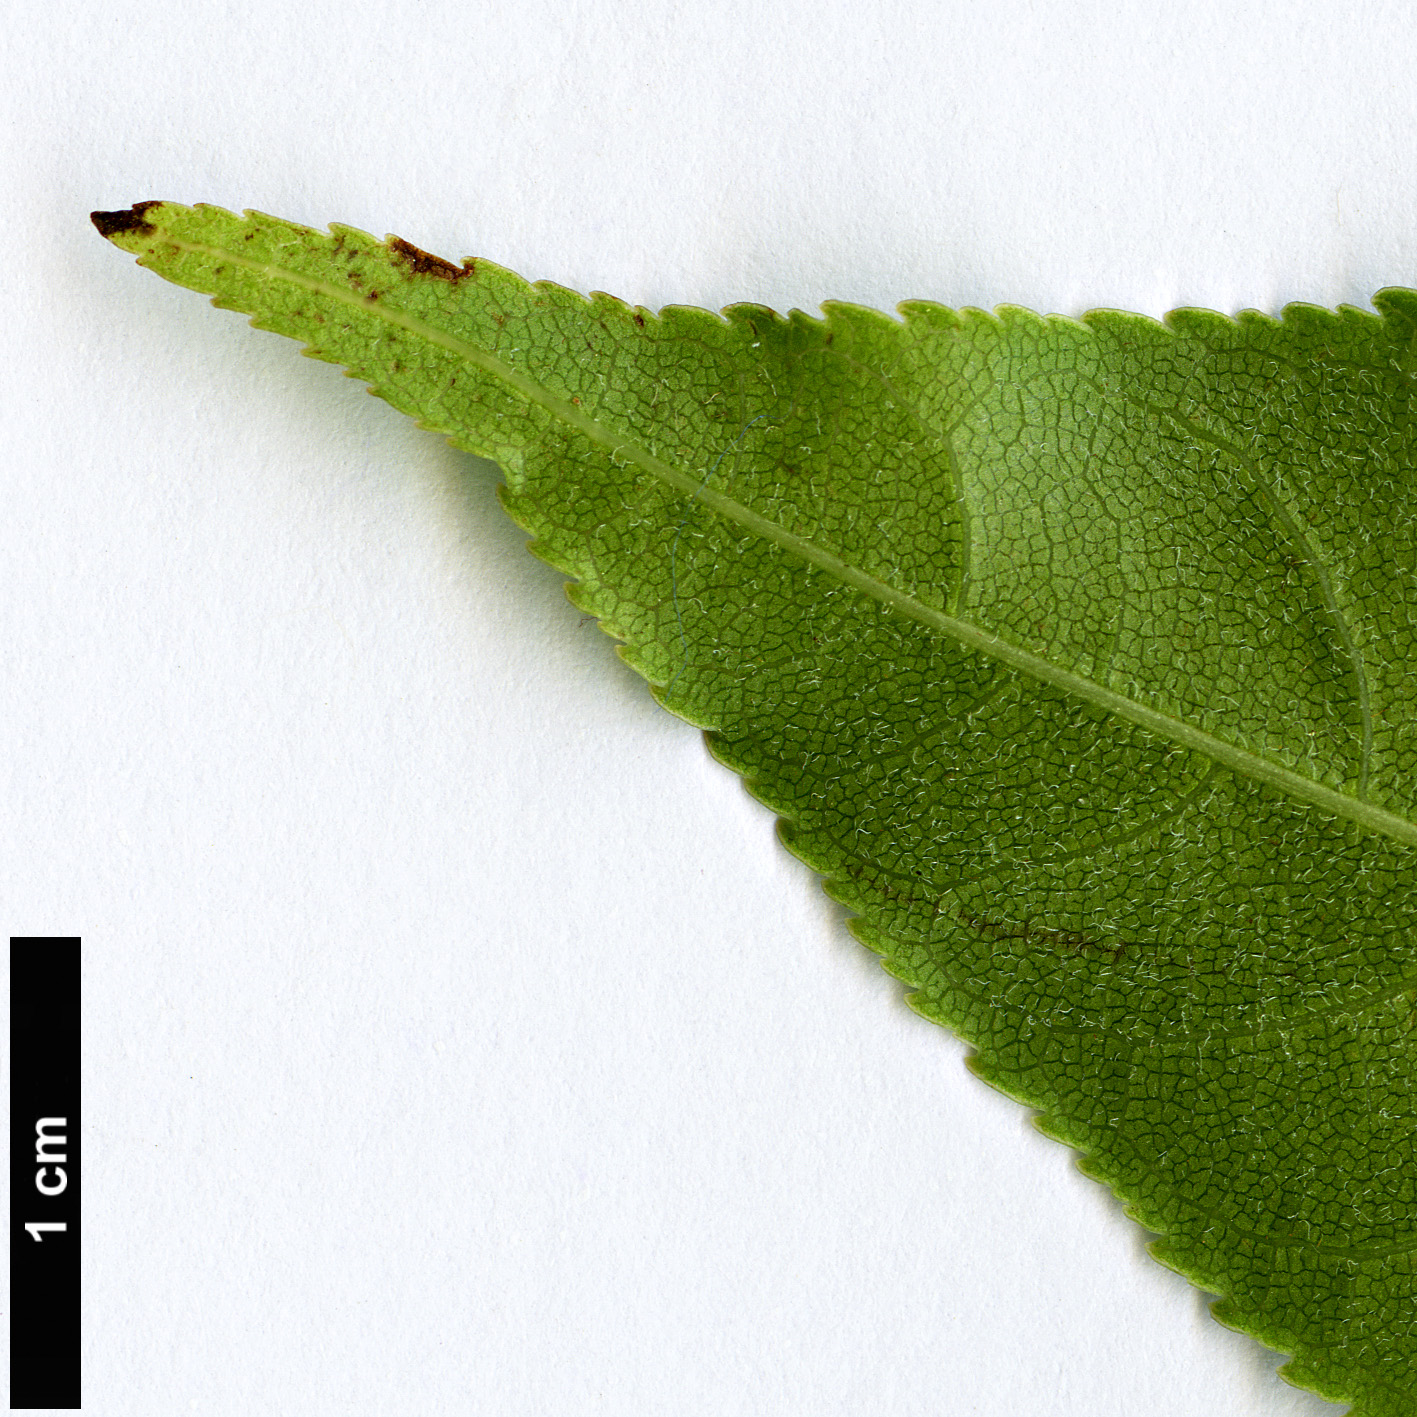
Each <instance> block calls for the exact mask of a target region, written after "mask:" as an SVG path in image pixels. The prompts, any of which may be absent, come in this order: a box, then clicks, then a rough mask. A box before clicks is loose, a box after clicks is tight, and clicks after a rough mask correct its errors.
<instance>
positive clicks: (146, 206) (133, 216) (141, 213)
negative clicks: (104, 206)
mask: <svg viewBox="0 0 1417 1417" xmlns="http://www.w3.org/2000/svg"><path fill="white" fill-rule="evenodd" d="M161 205H162V203H161V202H135V203H134V204H133V205H132V206H131V207H129V208H128V210H127V211H125V212H90V213H89V220H90V221H91V222H93V224H94V226H96V227H97V228H98V234H99V235H100V236H106V237H110V238H111V237H114V236H123V235H125V234H127V233H128V232H133V233H134V234H136V235H138V236H147V235H149V234H150V233H151V232H154V231H156V230H157V227H155V226H154V225H153V224H152V223H151V222H150V221H149V220H148V219H147V214H148V212H150V211H151V210H152V209H153V208H154V207H160V206H161Z"/></svg>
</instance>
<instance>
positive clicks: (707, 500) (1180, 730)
mask: <svg viewBox="0 0 1417 1417" xmlns="http://www.w3.org/2000/svg"><path fill="white" fill-rule="evenodd" d="M159 241H160V242H161V243H162V244H163V245H170V246H175V247H177V248H178V249H179V250H182V251H186V252H190V253H192V254H194V255H203V256H207V257H213V258H217V259H218V260H224V261H225V262H227V263H228V264H230V265H234V266H239V267H241V268H243V269H245V270H249V271H252V272H254V273H256V274H259V275H263V276H266V277H268V278H270V279H272V280H277V281H285V282H286V283H288V284H290V285H294V286H297V287H299V288H300V289H303V290H308V291H310V292H311V293H312V294H317V295H320V296H323V297H324V298H326V299H328V300H333V301H335V302H337V303H339V304H342V305H347V306H349V307H350V308H352V309H356V310H360V311H362V312H364V313H366V314H371V315H375V316H377V317H378V318H380V319H382V320H385V321H387V322H388V323H389V324H391V325H394V326H396V327H398V328H400V329H403V330H405V331H407V332H408V333H409V334H412V335H415V336H417V337H418V338H420V339H424V340H427V341H428V342H429V343H430V344H434V345H438V346H439V347H441V348H443V349H446V350H447V351H448V352H449V353H451V354H455V355H457V357H458V358H460V359H463V360H465V361H467V362H468V363H469V364H471V365H473V366H475V367H476V368H479V369H481V370H483V371H484V372H485V373H488V374H491V375H492V376H493V377H494V378H497V379H499V380H501V381H502V382H503V383H505V384H506V385H508V386H509V387H510V388H512V389H514V390H515V391H516V392H517V393H518V394H520V395H521V396H522V397H523V398H525V399H526V400H527V401H528V402H529V403H533V404H535V405H537V406H538V407H541V408H543V409H545V410H546V411H547V412H548V413H550V414H551V415H552V416H553V417H554V418H556V419H558V420H559V421H560V422H562V423H564V424H566V425H567V426H569V427H571V428H574V429H575V430H576V431H577V432H579V433H581V434H582V435H583V436H584V437H586V438H587V439H589V440H590V441H591V442H593V443H595V444H597V445H599V446H600V447H602V448H604V449H605V450H606V451H607V452H608V453H609V454H610V456H611V457H612V458H613V459H618V460H619V461H621V462H622V463H631V464H633V465H635V466H636V467H639V468H640V469H642V470H643V471H645V472H648V473H649V474H651V475H652V476H654V477H657V478H659V479H660V480H661V481H662V482H664V483H665V484H666V485H668V486H669V487H672V488H673V489H674V490H675V491H677V492H679V493H681V494H682V495H684V496H685V497H689V498H693V499H696V500H697V501H699V502H701V503H702V504H703V505H704V506H706V507H708V508H709V509H710V510H711V511H714V512H717V513H718V514H719V515H720V516H722V517H724V518H726V519H727V520H728V521H730V522H731V523H733V524H734V525H735V526H738V527H740V528H742V529H743V530H744V531H747V532H750V533H752V534H754V535H756V536H760V537H762V538H763V539H765V540H767V541H769V542H771V543H772V544H773V545H775V546H777V547H779V548H780V549H782V550H784V551H786V552H788V553H790V554H791V555H794V556H797V557H798V558H800V559H801V560H804V561H806V562H808V563H809V564H810V565H814V566H818V567H820V568H821V569H822V570H824V571H826V572H827V573H828V574H830V575H832V576H834V577H835V578H836V579H837V580H839V581H841V582H842V583H843V584H844V585H849V586H851V587H852V588H853V589H855V590H858V591H860V592H861V593H862V594H864V595H867V596H869V597H870V598H871V599H873V600H875V601H876V602H877V603H878V604H881V605H884V606H886V607H887V608H888V609H891V610H894V611H896V612H897V613H898V614H900V615H903V616H905V617H906V618H907V619H910V620H913V621H915V622H916V623H917V624H921V625H924V626H925V627H926V628H928V629H931V630H935V631H938V632H939V633H941V634H944V635H947V636H949V638H951V639H953V640H954V641H956V643H958V644H961V645H964V646H965V647H966V648H968V649H973V650H977V651H978V652H979V653H981V654H984V655H987V656H989V657H990V658H991V659H994V660H997V661H998V662H1000V663H1002V664H1005V665H1007V666H1008V667H1009V668H1011V669H1016V670H1018V671H1019V672H1020V673H1022V674H1025V675H1027V676H1029V677H1030V678H1032V679H1036V680H1040V681H1041V682H1043V683H1045V684H1051V685H1052V686H1053V687H1054V688H1057V689H1061V690H1062V691H1063V692H1064V693H1067V694H1071V695H1073V696H1075V697H1077V698H1080V699H1082V700H1083V701H1084V702H1086V703H1090V704H1092V705H1093V706H1094V707H1096V708H1099V709H1102V710H1103V711H1104V712H1106V713H1111V714H1114V715H1115V716H1116V717H1118V718H1121V719H1123V720H1125V721H1126V722H1128V723H1133V724H1136V725H1137V726H1138V727H1140V728H1144V729H1146V730H1147V731H1148V732H1151V733H1155V734H1157V735H1158V736H1160V737H1163V738H1166V739H1168V740H1169V741H1170V742H1173V743H1175V744H1177V745H1178V746H1180V747H1183V748H1187V749H1191V750H1193V751H1195V752H1199V753H1204V754H1205V755H1206V756H1207V757H1210V758H1211V759H1213V760H1214V761H1215V762H1218V763H1220V764H1221V765H1222V766H1224V767H1227V768H1229V769H1231V770H1232V771H1233V772H1236V773H1239V774H1241V775H1242V776H1245V777H1249V778H1252V779H1254V780H1256V781H1259V782H1263V783H1266V784H1268V785H1269V786H1271V787H1276V788H1278V789H1279V790H1280V791H1282V792H1286V793H1288V794H1289V795H1290V796H1292V797H1295V798H1298V799H1299V800H1300V801H1303V802H1308V803H1310V804H1312V805H1313V806H1316V807H1319V808H1321V809H1323V810H1325V811H1328V812H1331V813H1332V814H1333V815H1334V816H1337V817H1342V818H1344V819H1345V820H1348V821H1352V822H1356V823H1357V824H1358V825H1359V826H1361V827H1364V828H1366V829H1367V830H1369V831H1373V832H1377V833H1379V834H1381V835H1383V836H1387V837H1389V838H1391V839H1392V840H1393V841H1396V842H1399V843H1401V844H1402V845H1404V846H1417V822H1413V821H1411V820H1409V819H1408V818H1405V817H1400V816H1397V815H1396V814H1394V813H1392V812H1387V811H1385V810H1383V809H1382V808H1380V807H1377V806H1374V805H1373V804H1372V803H1369V802H1363V801H1359V800H1357V799H1356V798H1353V797H1351V796H1349V795H1347V794H1346V793H1342V792H1337V791H1335V790H1334V789H1333V788H1330V787H1326V786H1324V785H1323V784H1322V783H1319V782H1315V781H1314V780H1313V779H1312V778H1307V777H1304V776H1302V775H1301V774H1299V773H1296V772H1293V771H1291V770H1290V769H1288V768H1285V767H1282V766H1281V765H1279V764H1278V763H1274V762H1271V761H1270V760H1269V759H1267V758H1264V757H1261V756H1259V755H1258V754H1256V753H1252V752H1250V751H1249V750H1247V749H1244V748H1240V747H1237V746H1236V745H1235V744H1233V743H1227V742H1226V741H1225V740H1224V739H1222V738H1216V737H1215V736H1214V735H1212V734H1209V733H1206V732H1204V731H1203V730H1201V729H1198V728H1195V727H1193V726H1192V725H1191V724H1189V723H1186V722H1185V721H1184V720H1182V719H1179V718H1175V717H1173V716H1172V715H1171V714H1166V713H1162V712H1160V711H1159V710H1157V709H1154V708H1151V707H1150V706H1149V705H1147V704H1143V703H1139V702H1137V701H1136V700H1135V699H1130V698H1127V697H1126V695H1124V694H1119V693H1117V692H1116V691H1115V690H1112V689H1109V688H1107V687H1106V686H1105V685H1102V684H1098V683H1097V682H1096V681H1094V680H1091V679H1087V678H1085V677H1084V676H1083V675H1080V674H1074V673H1073V672H1072V671H1071V670H1067V669H1064V668H1062V667H1061V666H1059V665H1056V664H1053V663H1051V662H1050V661H1049V660H1046V659H1044V658H1043V657H1042V656H1040V655H1036V654H1032V653H1030V652H1029V651H1028V650H1025V649H1021V648H1020V647H1019V646H1017V645H1014V644H1010V643H1009V642H1008V641H1007V640H1002V639H1000V638H999V637H998V636H996V635H993V634H990V633H989V632H988V631H987V630H983V629H981V628H980V627H979V626H977V625H973V624H971V623H969V622H968V621H967V620H961V619H959V618H957V617H956V616H953V615H948V614H946V613H945V612H944V611H941V610H936V609H935V608H934V607H933V606H930V605H926V604H924V603H923V602H922V601H919V600H916V599H915V598H914V597H913V596H910V595H906V594H905V593H904V592H903V591H899V590H897V589H896V588H895V587H894V586H891V585H889V584H887V583H886V582H885V581H881V580H878V579H877V578H876V577H874V576H871V575H868V574H867V573H866V572H865V571H862V570H859V569H858V568H857V567H855V566H852V565H850V564H849V563H848V562H846V561H843V560H842V559H841V558H840V557H839V556H837V555H835V554H834V553H833V552H831V551H828V550H827V549H825V548H824V547H821V546H818V545H817V544H816V543H815V542H812V541H808V540H807V539H806V538H804V537H800V536H797V535H796V534H795V533H793V532H790V531H788V530H787V528H786V527H784V526H781V525H780V524H779V523H777V522H774V521H772V520H771V519H770V518H768V517H764V516H762V515H761V514H760V513H758V512H755V511H754V510H753V509H752V508H751V507H746V506H744V505H743V504H742V503H741V502H737V501H735V500H734V499H733V498H731V497H728V496H727V495H725V494H724V493H722V492H718V491H715V490H713V489H712V488H709V487H707V486H705V485H704V484H703V482H702V481H701V479H699V478H697V477H695V476H694V475H693V474H691V473H685V472H681V471H680V470H679V469H678V468H676V467H673V466H671V465H670V464H669V463H666V462H664V461H662V460H661V459H659V458H657V457H655V456H654V454H653V453H650V452H648V451H647V450H646V449H644V448H642V447H640V446H639V445H638V444H637V443H635V442H633V441H632V440H630V439H628V438H625V437H623V436H621V435H620V434H618V433H616V432H614V431H613V430H611V429H609V428H606V427H604V426H603V425H601V424H599V423H597V422H596V421H595V420H594V419H593V418H591V417H590V415H589V414H587V413H586V412H584V410H582V409H580V408H578V407H576V405H574V404H572V403H571V402H570V401H569V400H567V399H563V398H561V397H559V396H558V395H556V394H553V393H552V392H551V391H550V390H549V389H546V388H544V387H543V386H542V385H540V384H538V383H537V382H536V381H535V380H534V379H532V378H530V377H529V376H528V375H526V374H523V373H521V372H520V371H519V370H517V369H514V368H513V367H512V366H511V365H509V364H507V363H505V362H504V361H503V360H501V359H498V358H497V357H496V356H495V355H493V354H491V353H489V352H488V351H487V350H485V349H479V348H478V347H477V346H476V345H472V344H468V343H467V342H466V341H465V340H461V339H459V338H458V337H457V336H456V335H451V334H449V333H448V332H447V331H446V330H441V329H439V328H438V327H437V326H436V325H431V324H429V323H428V322H427V321H425V320H422V319H420V318H419V317H418V316H416V315H410V314H408V313H407V312H406V311H403V310H400V309H398V308H397V307H396V306H392V305H390V304H389V303H388V300H387V298H386V297H370V296H363V295H359V294H358V293H357V292H355V291H353V290H350V289H347V288H344V287H341V286H338V285H334V284H332V283H330V282H328V281H324V280H319V279H317V278H315V277H313V276H307V275H304V274H303V273H301V272H299V271H293V270H290V269H288V268H287V267H284V266H279V265H274V264H272V263H270V262H267V261H259V260H254V259H252V258H251V257H249V256H247V255H245V254H244V253H242V252H239V251H231V250H228V249H226V248H224V247H220V246H212V245H209V244H207V243H205V242H195V241H185V240H182V239H181V238H178V237H174V236H171V235H166V234H164V235H163V236H161V237H160V238H159ZM440 431H442V432H444V433H446V434H455V435H456V436H459V437H461V436H465V434H463V433H462V432H461V431H460V430H456V429H448V428H445V429H442V430H440Z"/></svg>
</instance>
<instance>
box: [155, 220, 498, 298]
mask: <svg viewBox="0 0 1417 1417" xmlns="http://www.w3.org/2000/svg"><path fill="white" fill-rule="evenodd" d="M133 210H134V211H137V208H136V207H134V208H133ZM389 250H391V251H392V252H393V253H394V255H395V256H398V257H399V258H400V259H401V260H402V261H403V262H404V263H405V264H406V265H408V266H409V267H410V268H411V269H412V270H413V273H414V274H415V275H420V276H437V278H438V279H439V280H452V281H458V280H463V279H464V278H465V277H467V276H470V275H472V274H474V272H475V271H476V269H477V267H476V266H475V264H474V263H473V262H472V261H464V262H463V263H462V265H461V266H455V265H453V263H452V262H451V261H445V260H444V259H443V258H442V257H441V256H430V255H429V254H428V252H427V251H422V250H420V249H419V248H418V247H417V246H415V245H414V244H413V242H412V241H405V240H404V239H403V237H402V236H395V237H393V238H392V239H391V240H390V241H389Z"/></svg>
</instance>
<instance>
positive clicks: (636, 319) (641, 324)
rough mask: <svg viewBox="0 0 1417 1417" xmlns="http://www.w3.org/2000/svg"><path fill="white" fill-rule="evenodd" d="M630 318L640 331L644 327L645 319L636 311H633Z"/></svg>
mask: <svg viewBox="0 0 1417 1417" xmlns="http://www.w3.org/2000/svg"><path fill="white" fill-rule="evenodd" d="M631 318H632V319H633V320H634V322H635V323H636V324H637V325H638V326H639V327H640V328H641V329H644V327H645V317H644V316H643V315H641V314H640V312H639V311H638V310H636V311H635V313H634V315H633V316H632V317H631Z"/></svg>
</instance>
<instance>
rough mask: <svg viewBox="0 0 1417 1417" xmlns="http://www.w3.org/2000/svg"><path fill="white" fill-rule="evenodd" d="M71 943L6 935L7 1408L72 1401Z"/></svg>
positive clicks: (75, 1308)
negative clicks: (7, 1117) (7, 1013)
mask: <svg viewBox="0 0 1417 1417" xmlns="http://www.w3.org/2000/svg"><path fill="white" fill-rule="evenodd" d="M79 1137H80V1126H79V941H78V940H77V939H51V938H45V937H29V936H15V935H12V936H11V937H10V1406H11V1408H12V1409H13V1408H16V1407H47V1408H75V1407H78V1406H79V1405H80V1403H79V1242H80V1231H79V1197H80V1185H79V1176H80V1163H81V1160H82V1158H81V1156H80V1152H79Z"/></svg>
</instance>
